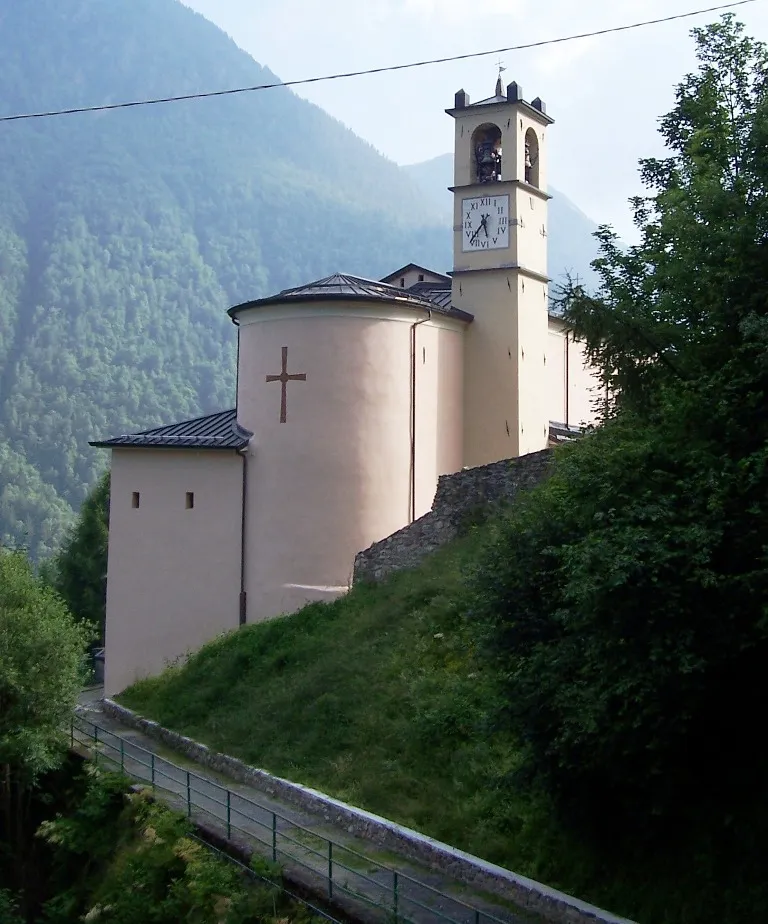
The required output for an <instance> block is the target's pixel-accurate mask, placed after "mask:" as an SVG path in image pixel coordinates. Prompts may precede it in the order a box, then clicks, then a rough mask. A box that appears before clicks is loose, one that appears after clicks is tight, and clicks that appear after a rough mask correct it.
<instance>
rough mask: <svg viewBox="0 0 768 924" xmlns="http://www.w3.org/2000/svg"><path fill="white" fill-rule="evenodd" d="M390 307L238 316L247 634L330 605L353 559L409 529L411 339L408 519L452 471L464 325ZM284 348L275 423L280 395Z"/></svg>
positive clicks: (327, 307) (317, 307) (336, 306)
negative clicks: (324, 602)
mask: <svg viewBox="0 0 768 924" xmlns="http://www.w3.org/2000/svg"><path fill="white" fill-rule="evenodd" d="M428 318H429V315H428V313H427V312H426V311H423V312H417V311H413V310H411V309H407V308H403V307H398V306H397V305H396V304H394V303H393V304H392V305H388V304H381V303H370V302H361V303H359V304H358V303H351V302H340V303H339V302H337V303H333V302H328V303H318V302H311V303H307V304H297V305H288V306H285V305H282V306H274V307H268V306H267V307H264V306H262V307H257V308H252V309H244V310H243V311H241V312H239V322H240V328H239V336H240V373H239V390H238V420H239V422H240V423H241V424H242V426H244V427H246V428H248V429H249V430H251V431H252V432H253V433H254V434H255V437H254V440H253V441H252V445H251V447H250V449H249V455H248V466H249V472H248V484H249V490H248V503H247V540H246V559H247V586H246V590H247V594H248V621H249V622H253V621H258V620H262V619H267V618H269V617H272V616H275V615H278V614H280V613H283V612H291V611H293V610H295V609H297V608H299V607H300V606H302V605H304V603H306V602H307V601H309V600H313V599H330V598H332V597H333V596H335V595H336V594H338V593H340V592H342V591H343V589H345V588H346V587H347V586H348V584H349V582H350V579H351V572H352V566H353V562H354V557H355V555H356V553H357V552H358V551H360V550H361V549H364V548H366V547H367V546H368V545H370V544H371V543H372V542H374V541H377V540H379V539H382V538H383V537H385V536H387V535H389V534H390V533H392V532H395V531H396V530H397V529H399V528H401V527H402V526H404V525H405V524H407V523H408V522H409V520H410V517H411V475H410V472H411V437H410V434H411V336H412V325H413V324H414V322H417V321H423V322H424V323H422V324H419V326H418V327H417V328H416V377H417V379H416V380H417V384H416V408H417V439H416V497H415V507H416V516H419V515H420V514H422V513H424V512H426V510H428V509H429V506H430V504H431V502H432V498H433V496H434V491H435V487H436V483H437V477H438V475H440V474H443V473H445V472H450V471H456V470H457V469H459V468H460V467H461V462H462V459H461V390H462V361H461V360H462V346H461V344H462V337H463V329H464V325H462V324H459V323H457V322H454V321H445V320H441V319H440V318H439V317H438V316H433V320H432V321H430V320H428ZM283 347H287V348H288V364H287V365H288V368H287V371H288V373H289V374H296V373H304V374H306V376H307V379H306V381H289V382H288V383H287V385H286V388H287V403H286V420H285V422H284V423H281V422H280V392H281V384H280V383H279V382H269V383H268V382H266V381H265V379H266V376H267V375H276V374H279V373H280V371H281V359H282V348H283Z"/></svg>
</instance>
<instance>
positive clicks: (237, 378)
mask: <svg viewBox="0 0 768 924" xmlns="http://www.w3.org/2000/svg"><path fill="white" fill-rule="evenodd" d="M232 323H233V324H234V325H235V327H236V328H237V359H236V360H235V419H237V410H238V407H239V406H240V322H239V321H238V320H237V318H232Z"/></svg>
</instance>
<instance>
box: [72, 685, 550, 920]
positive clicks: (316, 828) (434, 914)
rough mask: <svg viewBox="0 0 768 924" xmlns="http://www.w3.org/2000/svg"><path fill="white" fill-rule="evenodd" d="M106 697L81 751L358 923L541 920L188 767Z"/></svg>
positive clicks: (87, 710)
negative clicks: (120, 717) (106, 707)
mask: <svg viewBox="0 0 768 924" xmlns="http://www.w3.org/2000/svg"><path fill="white" fill-rule="evenodd" d="M100 695H101V691H100V690H90V691H85V692H84V693H83V695H82V696H81V698H80V707H79V708H78V716H77V718H76V719H75V726H74V728H75V734H74V744H75V746H79V747H80V749H85V750H86V751H87V752H88V755H89V756H90V757H91V758H93V759H95V760H97V761H98V762H100V763H102V764H103V763H106V764H107V765H109V766H111V767H117V768H122V769H123V771H124V772H125V774H126V775H128V776H130V777H132V778H133V779H135V780H137V781H139V782H144V783H150V784H151V783H152V780H153V779H154V783H155V791H156V793H157V795H158V796H160V797H162V798H163V799H164V800H165V801H166V802H168V803H169V804H171V805H172V806H173V807H174V808H176V809H179V810H181V811H184V812H187V813H188V814H190V815H191V817H192V818H193V820H195V821H197V822H201V823H202V824H204V825H206V826H208V827H213V828H214V829H216V830H217V831H218V833H220V834H221V835H223V836H225V837H227V838H228V839H229V840H230V841H232V842H233V843H235V844H239V845H240V846H245V847H250V848H252V849H254V850H256V851H257V852H259V853H261V854H262V855H263V856H265V858H267V859H270V860H271V859H272V858H273V857H275V858H276V860H277V862H278V863H279V864H280V866H281V867H282V868H283V871H284V873H285V874H286V876H287V877H288V878H289V879H291V880H293V881H295V882H297V883H299V884H300V885H303V886H304V887H305V888H309V889H310V890H311V891H312V893H313V894H315V895H316V896H317V897H318V898H320V899H324V900H326V901H327V900H328V899H329V897H330V898H331V900H332V901H333V902H335V903H337V904H338V905H339V907H340V908H341V909H342V910H345V911H347V912H348V913H350V914H352V915H355V916H357V917H360V918H364V919H368V920H381V921H385V920H386V921H388V922H391V921H392V920H393V918H395V917H396V918H398V919H400V920H402V921H404V922H413V924H497V922H504V924H531V922H537V921H539V922H540V921H541V920H542V919H540V918H537V917H535V916H533V915H531V914H530V913H528V912H524V911H521V910H519V909H516V908H515V907H514V906H513V904H512V903H511V902H510V903H506V902H504V900H503V899H500V898H497V897H495V896H493V895H490V894H488V893H484V892H480V891H477V890H473V889H472V888H471V887H469V886H466V885H465V884H463V883H461V882H459V881H457V880H452V879H451V878H450V877H448V876H447V875H445V874H442V873H438V872H436V871H434V870H432V869H430V868H429V867H427V866H425V865H420V864H417V863H414V862H413V861H411V860H408V859H405V858H403V857H400V856H397V855H395V854H392V853H391V852H388V851H387V852H385V851H382V850H381V849H379V848H378V847H377V846H376V845H375V844H373V843H371V842H370V841H367V840H364V839H363V838H359V837H355V836H354V835H351V834H349V833H348V832H347V831H346V829H343V828H338V827H335V826H332V825H329V824H328V822H326V821H325V820H324V819H322V818H320V817H319V816H316V815H311V814H309V813H307V812H303V811H301V810H300V809H297V808H296V807H295V806H293V805H291V804H290V803H288V802H283V801H280V800H277V799H274V798H271V797H269V796H267V795H265V794H264V793H261V792H259V791H257V790H255V789H252V788H250V787H248V786H245V785H242V784H240V783H236V782H234V781H233V780H231V779H229V778H228V777H224V776H221V775H219V774H217V773H214V772H213V771H210V770H208V769H207V768H204V767H201V766H200V765H199V764H196V763H193V762H192V761H188V760H186V759H185V758H184V757H183V756H181V755H179V754H176V753H175V752H171V751H169V750H168V749H167V748H165V747H164V746H163V745H161V744H159V743H158V742H157V741H155V740H154V739H152V738H150V737H149V736H147V735H145V734H143V733H142V732H140V731H137V730H135V729H132V728H127V727H126V726H124V725H121V724H120V723H119V722H117V721H116V720H115V719H114V718H112V717H111V716H109V715H107V714H106V713H104V712H103V711H102V709H101V705H100V702H99V698H100ZM227 819H229V823H228V822H227ZM329 843H330V847H329Z"/></svg>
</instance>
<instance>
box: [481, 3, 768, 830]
mask: <svg viewBox="0 0 768 924" xmlns="http://www.w3.org/2000/svg"><path fill="white" fill-rule="evenodd" d="M694 36H695V40H696V44H697V54H698V59H699V62H700V67H699V70H698V72H697V73H695V74H691V75H689V76H687V77H686V78H685V80H684V81H683V82H682V83H681V85H680V87H679V88H678V92H677V102H676V105H675V107H674V109H673V110H672V111H671V112H670V113H669V115H667V116H666V117H665V118H664V119H663V120H662V122H661V132H662V135H663V137H664V139H665V141H666V144H667V146H668V148H669V151H670V155H669V157H667V158H666V159H663V160H647V161H644V162H643V163H642V177H643V180H644V182H645V184H646V185H647V187H648V188H649V191H650V193H651V194H650V195H648V196H647V197H645V198H641V199H637V200H635V202H634V208H635V221H636V224H637V226H638V228H639V229H640V234H641V240H640V243H639V244H638V245H636V246H634V247H631V248H629V249H628V250H623V249H622V248H621V247H620V246H619V244H618V242H617V240H616V238H615V236H614V235H613V234H612V233H611V232H610V230H609V229H607V228H603V229H602V230H601V232H600V235H599V237H600V242H601V257H600V259H599V260H598V261H597V263H596V268H597V270H598V271H599V273H600V275H601V278H602V286H601V289H600V290H599V291H598V293H597V294H596V295H589V294H588V293H586V292H585V291H584V290H583V289H581V288H580V287H578V286H573V285H572V286H570V287H569V288H568V289H567V290H566V291H565V292H564V293H563V302H564V309H565V317H566V319H567V320H568V321H569V323H570V324H571V325H572V327H573V328H574V330H575V332H576V333H577V335H578V336H580V337H581V338H582V339H583V340H584V341H585V343H586V348H587V353H588V355H589V357H590V359H591V361H592V362H593V363H594V364H595V365H596V366H597V368H598V369H599V371H600V373H601V375H602V378H603V381H604V383H605V384H606V385H607V386H608V387H609V389H610V392H611V394H612V395H613V396H614V397H613V401H612V404H611V406H610V407H609V408H608V411H607V414H606V420H605V422H604V425H603V426H602V427H601V428H600V429H599V430H597V431H596V432H594V433H592V434H590V435H587V436H586V437H585V438H584V439H582V440H581V442H580V443H578V444H577V445H575V446H573V447H568V448H567V449H566V450H565V451H564V452H562V453H561V454H560V456H559V459H558V463H557V466H556V472H555V475H554V476H553V478H552V479H551V480H550V481H549V482H548V483H547V484H546V485H544V486H543V487H542V488H541V489H540V490H539V491H538V492H536V493H535V494H534V495H532V496H531V497H530V498H529V500H528V501H527V502H526V503H524V504H522V505H521V506H520V507H518V509H517V510H516V511H514V512H513V514H512V515H511V517H510V519H509V520H508V522H507V523H506V524H505V525H504V527H503V528H502V529H501V530H500V533H499V535H498V537H497V540H496V542H495V543H494V544H493V546H492V547H491V548H490V549H489V550H488V553H487V556H486V559H485V562H484V565H483V567H482V568H481V569H480V571H479V572H478V574H477V575H476V577H475V581H474V593H475V598H476V604H477V606H476V611H477V613H479V614H480V615H484V616H485V619H486V621H487V624H488V627H489V633H490V635H489V642H490V644H489V646H488V650H489V652H490V653H491V654H492V656H493V657H496V658H498V660H499V662H500V666H501V669H502V671H503V674H504V677H505V682H506V689H507V699H508V709H507V719H508V721H509V722H510V723H511V725H512V727H513V728H514V729H515V731H516V732H517V733H518V734H519V736H520V740H521V741H522V742H523V743H524V745H525V747H526V749H527V755H528V760H527V768H528V770H529V772H530V773H532V774H533V775H534V776H535V777H537V778H538V779H540V780H543V781H544V782H545V784H546V785H547V787H548V788H549V789H550V791H551V792H553V793H554V794H555V796H556V797H557V799H558V800H559V805H560V807H561V810H562V811H563V812H565V813H568V814H570V815H571V816H575V817H577V818H578V821H579V823H580V824H581V825H584V824H586V822H587V821H589V823H594V822H595V821H596V820H599V821H601V822H603V823H606V822H610V823H611V824H612V826H613V828H614V831H620V832H622V833H623V834H624V835H627V834H630V835H631V836H632V837H634V838H637V837H638V836H639V835H640V834H642V833H648V834H658V831H659V828H660V827H661V829H662V830H664V831H665V832H667V833H668V832H669V831H670V830H672V829H674V828H675V827H676V826H677V827H678V828H679V823H680V820H681V816H685V815H686V813H687V816H688V817H687V821H689V822H690V821H691V819H695V818H696V817H697V814H700V813H701V812H702V811H705V812H706V813H707V816H706V817H707V818H710V819H713V821H712V823H713V824H714V825H720V824H724V823H725V818H726V816H728V815H729V814H732V813H733V812H734V811H735V806H736V805H737V804H738V802H739V800H740V799H743V800H744V801H745V803H748V801H749V799H750V798H752V797H753V793H754V791H755V788H756V787H760V788H763V789H764V786H765V784H764V779H765V772H766V769H767V767H766V759H765V754H764V753H763V751H764V748H763V745H762V741H761V740H760V739H759V737H758V736H756V735H755V734H754V730H753V728H752V724H751V723H752V719H751V716H750V709H751V708H753V707H754V704H755V703H759V702H761V701H764V699H765V698H766V695H768V676H767V675H766V671H765V664H766V663H767V662H768V618H767V614H768V606H767V605H766V601H768V551H767V550H768V464H767V463H768V415H766V414H765V396H766V394H768V259H767V258H768V251H767V249H766V243H767V241H768V237H767V235H768V154H767V152H768V146H767V145H766V141H768V88H767V87H766V74H767V73H768V56H767V55H766V50H765V48H764V46H763V45H761V44H759V43H757V42H754V41H751V40H750V39H748V38H745V37H744V36H743V30H742V27H741V26H740V25H738V24H737V23H735V21H734V20H733V18H732V17H730V16H726V17H724V18H723V19H722V21H721V22H719V23H717V24H714V25H711V26H709V27H707V28H704V29H697V30H695V31H694ZM683 794H684V795H683Z"/></svg>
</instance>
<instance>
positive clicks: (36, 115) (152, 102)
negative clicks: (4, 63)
mask: <svg viewBox="0 0 768 924" xmlns="http://www.w3.org/2000/svg"><path fill="white" fill-rule="evenodd" d="M757 2H758V0H734V2H732V3H721V4H719V5H718V6H710V7H706V8H705V9H700V10H691V11H690V12H688V13H677V14H675V15H674V16H663V17H661V18H659V19H646V20H644V21H643V22H633V23H629V24H627V25H624V26H611V27H610V28H607V29H596V30H595V31H594V32H580V33H578V34H576V35H564V36H561V37H560V38H554V39H543V40H542V41H539V42H527V43H526V44H524V45H509V46H507V47H506V48H492V49H490V50H489V51H473V52H469V53H468V54H463V55H450V56H448V57H445V58H430V59H428V60H425V61H411V62H409V63H408V64H391V65H389V66H387V67H371V68H368V69H367V70H362V71H347V72H346V73H341V74H325V75H324V76H322V77H305V78H303V79H301V80H281V81H277V82H275V83H262V84H258V85H256V86H253V87H236V88H235V89H232V90H213V91H211V92H209V93H185V94H183V95H180V96H163V97H158V98H156V99H139V100H131V101H129V102H125V103H108V104H106V105H103V106H80V107H76V108H72V109H54V110H51V111H48V112H24V113H20V114H18V115H9V116H0V122H20V121H22V120H24V119H48V118H51V117H52V116H63V115H77V114H79V113H84V112H107V111H109V110H112V109H134V108H136V107H138V106H156V105H158V104H160V103H180V102H183V101H184V100H190V99H210V98H212V97H215V96H234V95H235V94H237V93H255V92H256V91H257V90H273V89H275V88H277V87H297V86H300V85H302V84H308V83H320V82H321V81H326V80H344V79H346V78H349V77H365V76H367V75H368V74H384V73H387V72H389V71H404V70H408V69H409V68H413V67H426V66H427V65H431V64H447V63H448V62H450V61H466V60H468V59H469V58H483V57H485V56H486V55H498V54H506V53H508V52H510V51H525V50H526V49H529V48H542V47H543V46H545V45H558V44H561V43H562V42H573V41H576V40H577V39H585V38H594V37H595V36H598V35H609V34H611V33H614V32H628V31H629V30H630V29H641V28H643V27H644V26H656V25H659V24H661V23H665V22H673V21H674V20H676V19H689V18H690V17H691V16H701V15H703V14H704V13H716V12H718V11H719V10H729V9H732V8H733V7H736V6H746V5H747V4H748V3H757Z"/></svg>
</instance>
